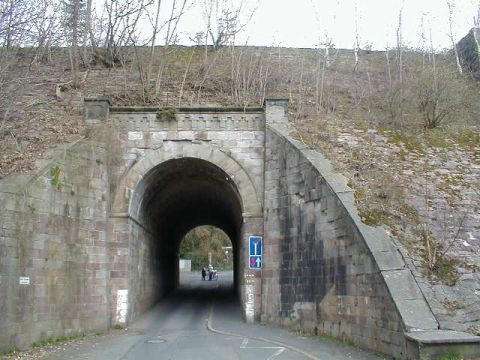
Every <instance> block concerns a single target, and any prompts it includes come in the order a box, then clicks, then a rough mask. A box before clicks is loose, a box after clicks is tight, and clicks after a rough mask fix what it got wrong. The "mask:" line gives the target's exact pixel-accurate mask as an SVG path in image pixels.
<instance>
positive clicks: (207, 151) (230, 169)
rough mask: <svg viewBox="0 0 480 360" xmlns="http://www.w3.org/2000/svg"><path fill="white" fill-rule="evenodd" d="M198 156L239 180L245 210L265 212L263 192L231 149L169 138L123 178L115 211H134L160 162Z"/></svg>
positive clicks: (117, 195)
mask: <svg viewBox="0 0 480 360" xmlns="http://www.w3.org/2000/svg"><path fill="white" fill-rule="evenodd" d="M181 158H194V159H201V160H205V161H208V162H210V163H212V164H214V165H216V166H217V167H219V168H220V169H222V170H223V171H225V173H227V174H228V175H229V176H230V177H231V178H232V180H233V182H234V183H235V185H236V187H237V189H238V192H239V194H240V198H241V201H242V211H243V213H244V214H248V215H261V214H262V205H261V201H260V194H259V192H258V189H256V187H255V185H254V182H253V181H252V179H251V177H250V175H249V173H248V171H247V170H246V169H245V168H244V167H243V166H242V165H241V164H240V163H239V162H238V161H237V160H236V159H234V158H233V157H232V156H231V155H230V154H229V152H228V151H226V150H224V149H222V148H220V147H216V146H212V145H209V144H196V143H191V142H188V143H187V142H169V143H165V145H164V146H162V147H161V148H159V149H155V150H153V149H152V150H150V151H147V152H146V153H145V155H144V156H143V157H142V158H141V159H140V160H139V161H138V162H137V163H135V165H133V166H132V167H131V168H130V169H129V170H128V171H127V173H126V174H125V175H124V176H123V177H122V178H121V180H120V182H119V184H118V187H117V189H116V191H115V194H114V196H113V201H112V206H111V212H112V213H127V214H131V215H133V216H135V214H132V211H133V209H132V199H133V194H134V193H135V190H136V189H137V188H138V186H139V185H140V183H141V181H142V179H143V178H144V177H145V176H146V175H147V174H148V173H149V172H150V171H151V170H152V169H153V168H155V167H156V166H158V165H160V164H162V163H164V162H166V161H168V160H173V159H181Z"/></svg>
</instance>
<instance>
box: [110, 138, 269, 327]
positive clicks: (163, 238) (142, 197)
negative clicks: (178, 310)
mask: <svg viewBox="0 0 480 360" xmlns="http://www.w3.org/2000/svg"><path fill="white" fill-rule="evenodd" d="M112 200H113V201H112V209H111V216H110V219H111V226H110V229H111V232H112V235H113V236H112V239H122V242H121V244H120V245H121V246H123V247H124V249H123V252H122V251H120V252H119V251H117V254H116V256H114V257H113V261H114V263H113V264H112V266H113V268H114V269H116V268H119V269H122V270H121V271H119V272H118V274H117V273H114V272H113V271H112V273H113V276H112V292H111V296H112V300H113V301H112V305H114V306H116V308H114V309H112V310H113V311H114V313H115V318H114V322H126V321H131V320H133V319H134V318H135V317H136V316H138V315H139V314H140V313H142V312H143V311H145V310H146V309H147V308H149V307H150V306H152V305H153V304H154V303H155V302H157V301H158V300H159V299H161V298H162V296H164V295H165V294H166V293H168V292H169V291H170V290H172V289H174V288H175V286H176V285H177V283H178V278H179V277H178V276H179V275H178V248H179V245H180V242H181V240H182V239H183V237H184V236H185V234H186V233H187V232H188V231H190V230H191V229H193V228H195V227H196V226H199V225H213V226H216V227H218V228H220V229H222V230H223V231H224V232H225V233H226V234H227V235H228V236H229V237H230V239H231V241H232V245H233V255H234V264H235V265H234V269H235V274H234V282H235V287H236V290H237V293H238V294H239V298H240V302H241V304H242V306H243V307H244V308H245V304H244V301H243V299H245V296H244V293H245V271H246V270H248V262H247V257H248V254H247V253H246V247H247V242H248V237H249V236H251V235H262V234H263V214H262V204H261V196H260V195H259V191H258V189H257V188H256V187H255V184H254V182H253V181H252V179H251V178H250V176H249V174H248V172H247V171H246V170H245V169H244V168H243V167H242V166H241V164H240V163H239V162H238V161H236V160H235V159H234V158H233V157H231V156H230V155H229V154H228V152H227V151H224V150H222V149H221V148H219V147H216V146H212V145H210V144H208V143H192V142H166V143H165V144H164V146H162V147H161V148H160V149H156V150H151V151H149V152H147V153H146V154H145V156H144V157H143V158H142V159H140V161H138V162H137V163H136V164H135V165H134V166H132V167H131V168H130V169H129V171H128V172H127V173H126V174H125V176H123V178H122V179H121V181H120V183H119V186H118V188H117V189H116V191H115V194H114V197H113V199H112ZM114 247H115V245H114ZM127 247H128V251H127V249H126V248H127ZM114 254H115V252H114ZM121 254H123V256H122V255H121ZM116 275H118V277H117V278H115V276H116ZM259 288H260V287H259ZM119 291H120V292H121V294H123V296H124V297H125V294H128V295H127V296H128V300H127V301H126V305H123V313H121V314H119V304H118V299H119V294H120V293H119ZM255 305H256V306H255V309H256V312H257V314H259V312H260V308H261V304H260V303H259V301H257V304H255ZM125 308H127V310H125ZM125 312H126V313H127V314H128V315H126V316H123V314H124V313H125ZM254 316H255V315H254V314H253V313H252V311H251V307H250V308H249V314H246V317H247V320H250V321H253V317H254Z"/></svg>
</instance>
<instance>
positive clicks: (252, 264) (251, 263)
mask: <svg viewBox="0 0 480 360" xmlns="http://www.w3.org/2000/svg"><path fill="white" fill-rule="evenodd" d="M248 242H249V246H248V249H249V253H248V254H249V255H248V268H249V269H261V268H262V255H263V248H262V245H263V238H262V237H261V236H250V237H249V238H248Z"/></svg>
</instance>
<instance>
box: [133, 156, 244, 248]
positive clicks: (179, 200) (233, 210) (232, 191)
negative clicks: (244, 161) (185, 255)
mask: <svg viewBox="0 0 480 360" xmlns="http://www.w3.org/2000/svg"><path fill="white" fill-rule="evenodd" d="M135 197H136V198H137V202H138V204H139V208H138V210H137V212H138V215H137V216H138V217H139V220H141V221H142V222H143V223H144V224H145V225H146V226H147V227H148V228H149V229H150V230H151V231H153V232H154V233H156V234H157V235H159V236H161V237H165V236H167V237H169V238H170V240H173V241H174V242H175V243H176V244H175V245H176V246H178V244H179V242H180V241H181V239H182V238H183V236H184V235H185V234H186V233H187V232H188V231H189V230H191V229H192V228H194V227H196V226H199V225H214V226H217V227H219V228H220V229H222V230H223V231H225V233H226V234H227V235H228V236H229V237H230V239H231V240H232V243H234V242H235V239H236V237H237V235H238V232H239V229H240V226H241V222H242V205H241V200H240V195H239V194H238V191H237V189H236V186H235V184H234V183H233V181H232V180H231V179H230V177H229V176H228V175H227V174H226V173H225V172H224V171H223V170H221V169H220V168H218V167H217V166H216V165H213V164H211V163H209V162H207V161H205V160H200V159H193V158H181V159H175V160H169V161H166V162H164V163H162V164H160V165H159V166H157V167H155V168H154V169H152V170H151V171H150V172H149V173H148V174H147V175H146V176H145V178H144V179H143V181H142V183H141V184H140V186H139V188H138V189H137V191H136V194H135ZM234 246H235V244H234Z"/></svg>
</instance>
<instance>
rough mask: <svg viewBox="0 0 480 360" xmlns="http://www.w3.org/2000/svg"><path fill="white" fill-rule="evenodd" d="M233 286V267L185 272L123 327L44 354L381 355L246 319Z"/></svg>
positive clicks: (358, 359) (174, 359)
mask: <svg viewBox="0 0 480 360" xmlns="http://www.w3.org/2000/svg"><path fill="white" fill-rule="evenodd" d="M232 290H233V289H232V273H231V272H228V273H225V272H223V273H219V279H218V281H202V280H201V277H200V274H196V273H192V274H184V275H183V276H182V278H181V286H180V288H179V289H178V290H177V291H176V292H175V294H173V295H172V296H171V297H169V298H168V299H165V300H164V301H162V302H161V303H159V304H158V305H156V306H155V307H154V308H152V309H151V310H150V311H149V312H147V313H145V314H144V315H143V316H142V317H141V318H140V319H139V320H137V321H136V322H135V323H133V324H131V325H130V326H129V328H128V329H127V330H122V331H120V332H117V333H115V334H114V335H109V336H103V337H98V338H97V337H95V338H93V339H90V340H87V341H84V342H82V343H81V344H78V345H76V346H73V347H66V348H65V349H60V350H58V351H56V352H55V353H53V354H48V355H47V356H46V357H44V359H50V360H60V359H62V360H63V359H96V360H114V359H118V360H133V359H142V360H143V359H145V360H149V359H169V360H188V359H193V360H203V359H215V360H217V359H222V360H223V359H225V360H228V359H239V360H247V359H248V360H269V359H274V360H291V359H322V360H323V359H325V360H337V359H338V360H340V359H355V360H373V359H383V358H382V357H379V356H376V355H373V354H370V353H367V352H364V351H362V350H359V349H356V348H354V347H350V346H345V345H343V344H340V343H338V342H335V341H329V340H319V339H318V338H317V339H314V338H310V337H300V336H296V335H293V334H291V333H289V332H287V331H286V330H284V329H279V328H274V327H267V326H262V325H259V324H253V325H251V324H245V323H244V322H243V321H242V319H241V312H240V306H239V304H238V301H237V300H236V298H235V296H234V294H233V292H232Z"/></svg>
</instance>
